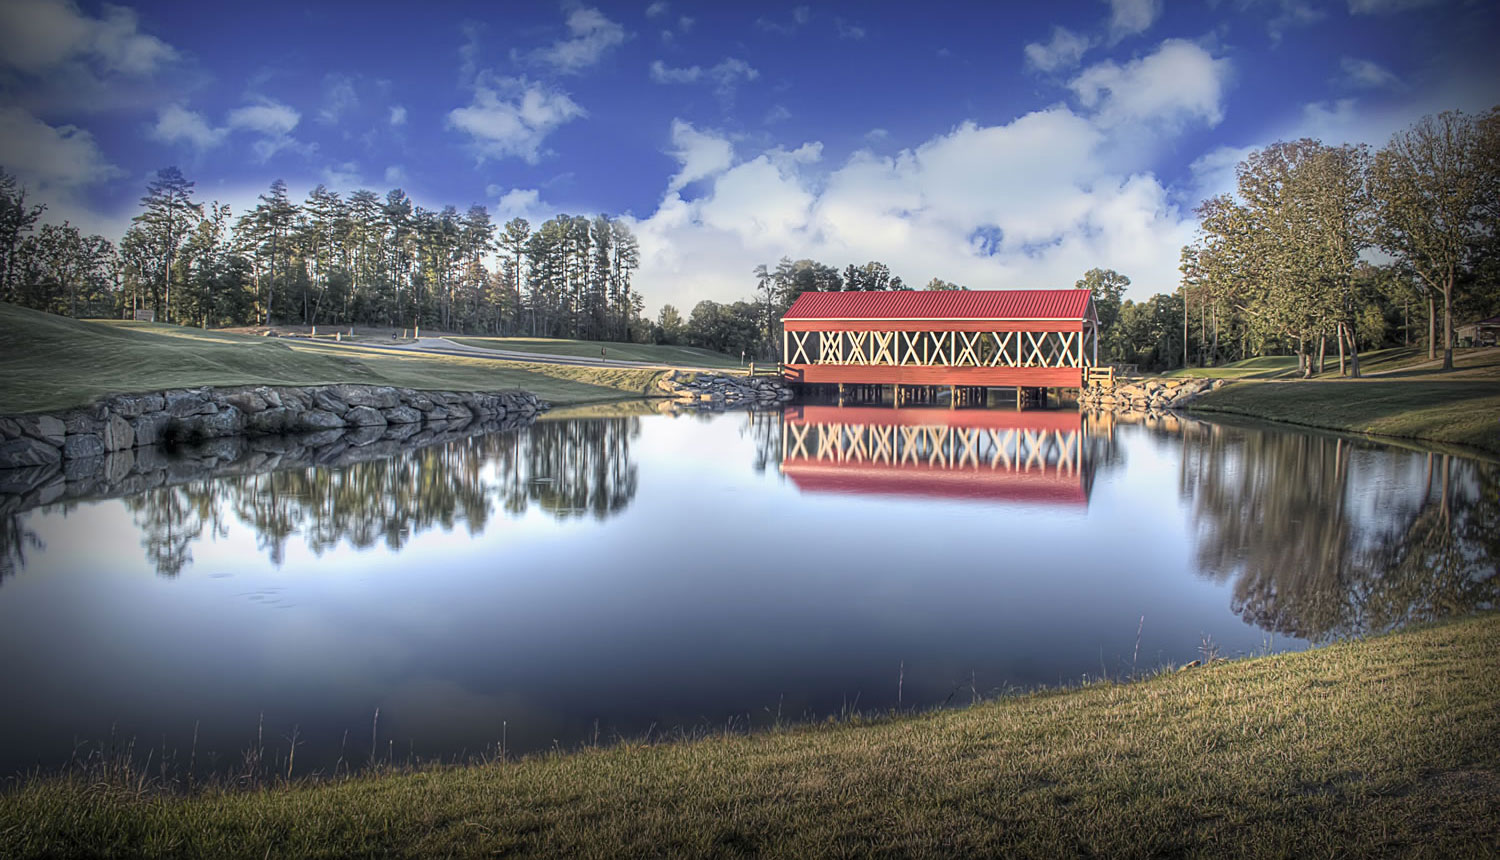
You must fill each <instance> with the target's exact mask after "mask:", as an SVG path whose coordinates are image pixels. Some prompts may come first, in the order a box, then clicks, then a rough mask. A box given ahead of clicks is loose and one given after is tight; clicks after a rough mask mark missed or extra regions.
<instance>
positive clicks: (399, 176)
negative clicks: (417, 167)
mask: <svg viewBox="0 0 1500 860" xmlns="http://www.w3.org/2000/svg"><path fill="white" fill-rule="evenodd" d="M405 181H406V168H404V167H402V166H401V165H399V164H392V165H390V166H389V167H387V168H386V169H385V184H386V185H400V184H401V183H403V182H405Z"/></svg>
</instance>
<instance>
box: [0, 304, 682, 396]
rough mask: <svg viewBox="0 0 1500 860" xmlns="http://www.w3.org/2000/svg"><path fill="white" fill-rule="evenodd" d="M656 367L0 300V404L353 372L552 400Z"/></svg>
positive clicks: (634, 386)
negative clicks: (62, 310) (284, 334)
mask: <svg viewBox="0 0 1500 860" xmlns="http://www.w3.org/2000/svg"><path fill="white" fill-rule="evenodd" d="M656 375H657V371H652V370H643V369H635V368H608V369H601V368H590V367H578V366H569V365H551V364H538V363H528V362H497V361H494V360H491V359H479V358H473V359H471V358H459V357H449V356H428V355H401V354H397V353H391V352H382V351H378V350H372V349H360V348H358V347H356V346H349V345H344V346H338V345H333V344H329V343H323V342H315V341H310V340H300V339H290V338H287V339H283V338H264V337H254V336H250V335H244V334H233V333H229V332H216V331H204V330H201V329H194V328H187V327H182V326H169V325H159V324H150V323H135V322H120V321H109V322H105V321H78V320H71V319H68V318H66V317H60V316H55V315H53V314H46V313H41V312H39V311H32V310H27V309H25V308H19V307H16V306H14V305H8V304H0V413H16V412H29V411H41V410H47V409H62V408H66V407H69V406H76V405H79V404H82V403H86V402H88V401H89V400H90V399H92V398H94V397H97V396H99V395H102V394H110V393H116V392H130V391H151V390H157V389H162V388H183V387H191V386H199V385H244V384H267V385H314V384H322V383H334V382H357V383H368V384H374V385H397V386H403V387H409V388H424V389H449V390H460V391H499V390H508V389H522V390H525V391H530V392H532V393H534V394H536V395H537V396H538V397H541V398H542V399H544V400H548V401H550V402H552V403H553V404H568V403H584V402H590V401H600V400H609V399H619V398H621V397H634V396H639V395H641V394H643V393H646V392H648V391H649V390H650V388H651V384H652V381H653V380H654V379H655V377H656Z"/></svg>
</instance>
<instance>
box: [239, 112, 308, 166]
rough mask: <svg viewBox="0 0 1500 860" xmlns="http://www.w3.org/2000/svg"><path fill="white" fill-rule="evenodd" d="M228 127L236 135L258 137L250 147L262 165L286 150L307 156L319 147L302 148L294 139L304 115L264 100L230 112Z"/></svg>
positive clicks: (303, 146) (303, 145)
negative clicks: (294, 130) (249, 134)
mask: <svg viewBox="0 0 1500 860" xmlns="http://www.w3.org/2000/svg"><path fill="white" fill-rule="evenodd" d="M227 119H228V125H229V128H230V129H233V130H235V131H245V132H249V133H251V134H253V135H254V136H255V137H256V140H255V142H254V143H252V144H251V150H252V151H253V152H254V153H255V157H256V158H257V159H258V160H259V161H262V162H265V161H269V160H270V158H271V156H273V155H275V154H276V153H278V152H280V151H281V150H283V149H292V150H296V151H299V152H302V153H304V154H307V153H310V152H312V151H313V149H315V148H316V147H314V146H312V145H310V144H302V143H300V142H298V141H297V139H296V138H294V137H292V130H293V129H295V128H296V127H297V124H298V123H299V122H301V121H302V114H301V113H299V112H298V111H297V109H296V108H293V107H292V106H291V105H288V104H284V103H282V102H279V101H276V100H275V99H270V98H265V97H264V96H262V97H260V98H257V99H255V100H254V101H253V102H251V103H250V104H248V105H245V106H243V107H237V108H235V109H234V110H232V111H230V112H229V116H228V118H227Z"/></svg>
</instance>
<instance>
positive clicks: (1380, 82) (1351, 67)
mask: <svg viewBox="0 0 1500 860" xmlns="http://www.w3.org/2000/svg"><path fill="white" fill-rule="evenodd" d="M1339 71H1340V73H1341V74H1340V77H1339V81H1340V82H1341V83H1342V84H1343V85H1344V86H1346V87H1351V88H1353V89H1362V90H1383V89H1400V87H1401V79H1400V78H1398V77H1396V76H1395V75H1394V74H1393V73H1392V72H1391V70H1390V69H1387V68H1385V67H1384V66H1382V65H1380V64H1378V63H1375V62H1373V61H1371V60H1361V59H1357V58H1355V57H1344V58H1343V59H1342V60H1340V61H1339Z"/></svg>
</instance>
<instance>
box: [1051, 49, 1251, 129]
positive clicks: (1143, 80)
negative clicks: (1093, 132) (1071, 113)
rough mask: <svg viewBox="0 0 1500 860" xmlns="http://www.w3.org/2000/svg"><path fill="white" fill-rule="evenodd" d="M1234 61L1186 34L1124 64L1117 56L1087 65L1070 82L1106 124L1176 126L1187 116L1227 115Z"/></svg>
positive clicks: (1210, 118)
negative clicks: (1226, 100) (1218, 55)
mask: <svg viewBox="0 0 1500 860" xmlns="http://www.w3.org/2000/svg"><path fill="white" fill-rule="evenodd" d="M1229 72H1230V63H1229V61H1228V60H1226V59H1215V58H1214V57H1213V56H1212V55H1211V54H1209V52H1208V51H1205V50H1204V49H1203V48H1200V47H1199V46H1197V45H1195V44H1193V43H1192V42H1187V41H1184V40H1181V39H1168V40H1166V41H1164V42H1162V43H1161V45H1160V46H1158V47H1157V49H1156V51H1155V52H1154V53H1152V54H1150V55H1148V56H1146V57H1143V58H1141V59H1139V60H1132V61H1131V62H1129V63H1126V64H1125V65H1124V66H1120V65H1117V64H1116V63H1114V62H1113V61H1106V62H1103V63H1098V64H1095V65H1093V66H1090V67H1088V68H1087V69H1084V70H1083V71H1082V72H1080V73H1079V75H1078V77H1076V78H1074V79H1073V81H1071V82H1070V83H1069V84H1068V86H1069V88H1070V89H1072V90H1073V92H1074V93H1075V94H1076V95H1077V96H1078V100H1079V102H1080V103H1081V104H1082V105H1083V106H1084V107H1085V108H1088V109H1090V110H1092V111H1094V112H1095V114H1096V116H1097V117H1098V120H1099V122H1100V123H1101V124H1103V125H1105V126H1114V125H1120V124H1123V123H1143V124H1148V125H1160V126H1166V127H1173V126H1176V125H1179V124H1181V123H1182V122H1183V121H1185V120H1188V119H1198V120H1202V121H1204V122H1206V123H1208V124H1209V125H1216V124H1218V122H1219V120H1220V119H1222V118H1223V114H1224V109H1223V97H1224V88H1225V86H1226V85H1227V83H1228V80H1229Z"/></svg>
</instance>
